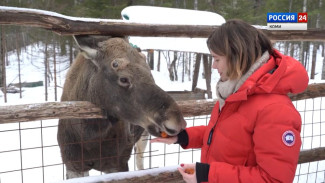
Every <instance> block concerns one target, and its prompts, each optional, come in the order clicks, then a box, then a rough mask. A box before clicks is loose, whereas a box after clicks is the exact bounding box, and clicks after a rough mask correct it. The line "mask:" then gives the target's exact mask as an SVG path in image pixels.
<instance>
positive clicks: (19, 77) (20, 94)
mask: <svg viewBox="0 0 325 183" xmlns="http://www.w3.org/2000/svg"><path fill="white" fill-rule="evenodd" d="M18 37H19V34H18V32H16V51H17V62H18V80H19V81H18V84H19V97H20V98H22V93H21V92H22V91H21V74H20V51H21V50H20V45H19V43H18Z"/></svg>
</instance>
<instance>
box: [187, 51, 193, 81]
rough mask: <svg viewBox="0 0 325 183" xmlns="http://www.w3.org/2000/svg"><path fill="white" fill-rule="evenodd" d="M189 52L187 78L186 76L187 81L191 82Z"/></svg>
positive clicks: (190, 57)
mask: <svg viewBox="0 0 325 183" xmlns="http://www.w3.org/2000/svg"><path fill="white" fill-rule="evenodd" d="M191 59H192V56H191V52H189V53H188V72H187V76H188V81H191V76H192V75H191V68H192V64H191Z"/></svg>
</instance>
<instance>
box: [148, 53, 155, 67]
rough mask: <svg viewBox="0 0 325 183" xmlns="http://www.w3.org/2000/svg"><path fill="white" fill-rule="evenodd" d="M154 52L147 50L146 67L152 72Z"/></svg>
mask: <svg viewBox="0 0 325 183" xmlns="http://www.w3.org/2000/svg"><path fill="white" fill-rule="evenodd" d="M154 63H155V62H154V50H152V49H150V50H148V65H149V67H150V69H151V70H154Z"/></svg>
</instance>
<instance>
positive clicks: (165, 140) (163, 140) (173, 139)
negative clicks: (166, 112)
mask: <svg viewBox="0 0 325 183" xmlns="http://www.w3.org/2000/svg"><path fill="white" fill-rule="evenodd" d="M177 138H178V137H177V136H173V137H167V138H163V137H157V138H154V139H151V140H150V143H165V144H175V143H176V142H177Z"/></svg>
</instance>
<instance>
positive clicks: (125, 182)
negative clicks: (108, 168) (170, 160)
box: [102, 170, 185, 183]
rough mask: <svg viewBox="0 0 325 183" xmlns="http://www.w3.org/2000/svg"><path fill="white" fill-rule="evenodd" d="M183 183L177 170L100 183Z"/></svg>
mask: <svg viewBox="0 0 325 183" xmlns="http://www.w3.org/2000/svg"><path fill="white" fill-rule="evenodd" d="M130 182H132V183H152V182H155V183H185V181H184V180H183V177H182V175H181V174H180V173H179V172H178V170H176V171H174V172H162V173H160V174H158V175H143V176H138V177H132V178H127V179H119V180H109V181H103V182H102V183H130Z"/></svg>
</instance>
